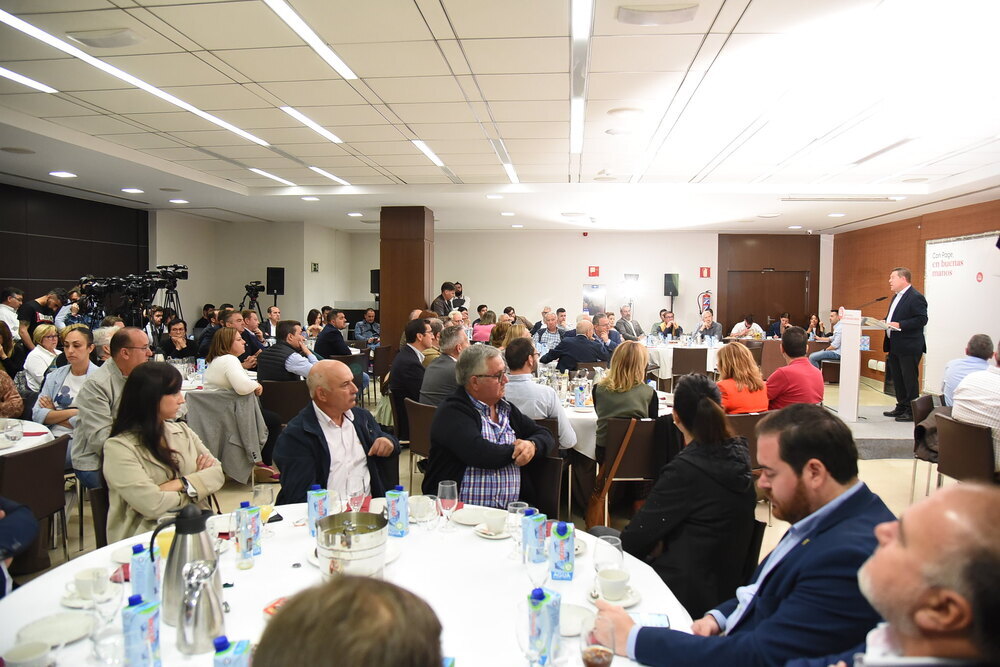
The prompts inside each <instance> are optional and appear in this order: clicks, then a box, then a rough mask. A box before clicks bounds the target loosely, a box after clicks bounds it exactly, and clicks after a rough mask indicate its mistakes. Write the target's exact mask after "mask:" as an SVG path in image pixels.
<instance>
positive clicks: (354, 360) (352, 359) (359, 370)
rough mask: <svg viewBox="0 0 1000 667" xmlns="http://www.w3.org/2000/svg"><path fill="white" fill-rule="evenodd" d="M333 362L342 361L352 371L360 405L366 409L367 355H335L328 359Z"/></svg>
mask: <svg viewBox="0 0 1000 667" xmlns="http://www.w3.org/2000/svg"><path fill="white" fill-rule="evenodd" d="M327 359H330V360H332V361H340V362H342V363H344V364H345V365H347V367H348V368H350V369H351V373H352V374H353V375H354V386H355V387H357V388H358V397H359V398H360V400H358V402H357V403H358V405H360V406H361V407H365V379H364V372H365V371H366V370H368V355H367V354H335V355H333V356H330V357H327Z"/></svg>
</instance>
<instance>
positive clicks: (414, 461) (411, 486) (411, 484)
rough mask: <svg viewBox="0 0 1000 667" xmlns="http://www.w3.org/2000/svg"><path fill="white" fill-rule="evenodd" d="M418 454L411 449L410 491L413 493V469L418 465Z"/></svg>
mask: <svg viewBox="0 0 1000 667" xmlns="http://www.w3.org/2000/svg"><path fill="white" fill-rule="evenodd" d="M416 456H417V455H416V454H414V453H413V450H412V449H411V450H410V493H413V469H414V468H416V467H417V463H416Z"/></svg>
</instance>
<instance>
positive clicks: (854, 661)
mask: <svg viewBox="0 0 1000 667" xmlns="http://www.w3.org/2000/svg"><path fill="white" fill-rule="evenodd" d="M997 507H1000V488H997V487H995V486H990V487H988V486H980V485H976V484H961V485H956V486H949V487H946V488H944V489H941V490H940V491H938V492H936V493H934V494H933V495H932V496H930V497H929V498H926V499H925V500H922V501H921V502H919V503H917V504H915V505H913V506H911V507H910V508H909V509H907V510H906V512H904V513H903V516H902V517H901V518H900V520H899V521H890V522H887V523H882V524H879V525H878V526H877V527H876V528H875V537H876V538H877V539H878V548H877V549H876V550H875V553H873V554H872V556H871V557H870V558H869V559H868V560H867V561H866V562H865V564H864V565H862V566H861V569H860V570H859V571H858V582H859V583H860V585H861V592H862V593H863V594H864V596H865V597H866V598H867V599H868V601H869V602H870V603H871V605H872V606H873V607H874V608H875V610H876V611H878V612H879V613H880V614H881V615H882V618H884V619H885V621H886V622H885V623H880V624H879V625H878V626H877V627H876V628H875V629H874V630H872V631H871V632H869V633H868V639H867V642H866V643H865V644H862V645H861V646H858V647H857V648H855V649H854V650H852V651H850V652H848V653H845V654H843V655H840V656H831V657H827V658H819V659H815V660H799V661H792V662H790V663H788V664H789V666H792V665H794V666H796V667H806V666H809V667H825V666H826V665H830V664H839V665H845V666H846V665H855V667H860V666H863V665H866V666H868V667H872V666H874V665H883V664H892V665H896V666H905V665H918V664H919V665H938V664H940V665H945V664H947V665H996V664H1000V629H998V627H997V623H998V620H997V619H998V613H1000V531H997V529H996V508H997ZM838 661H839V662H838Z"/></svg>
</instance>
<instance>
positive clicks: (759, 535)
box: [741, 519, 767, 586]
mask: <svg viewBox="0 0 1000 667" xmlns="http://www.w3.org/2000/svg"><path fill="white" fill-rule="evenodd" d="M766 528H767V524H766V523H764V522H763V521H758V520H757V519H754V520H753V532H752V533H751V534H750V548H749V549H748V550H747V559H746V561H744V563H743V573H742V577H741V579H742V585H743V586H746V585H748V584H749V583H750V582H751V581H753V573H754V572H756V571H757V565H758V564H760V546H761V544H763V543H764V530H765V529H766Z"/></svg>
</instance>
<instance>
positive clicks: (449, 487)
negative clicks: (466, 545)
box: [438, 480, 458, 533]
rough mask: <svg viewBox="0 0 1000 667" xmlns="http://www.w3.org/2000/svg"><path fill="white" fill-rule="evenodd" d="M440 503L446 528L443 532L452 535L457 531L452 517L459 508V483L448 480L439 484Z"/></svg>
mask: <svg viewBox="0 0 1000 667" xmlns="http://www.w3.org/2000/svg"><path fill="white" fill-rule="evenodd" d="M438 502H439V503H440V505H441V513H442V514H444V520H445V523H444V528H442V529H441V530H442V531H443V532H445V533H450V532H452V531H454V530H455V526H454V525H453V524H452V523H451V515H452V513H454V511H455V510H456V509H457V508H458V482H453V481H451V480H448V481H444V482H441V483H439V484H438Z"/></svg>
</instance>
